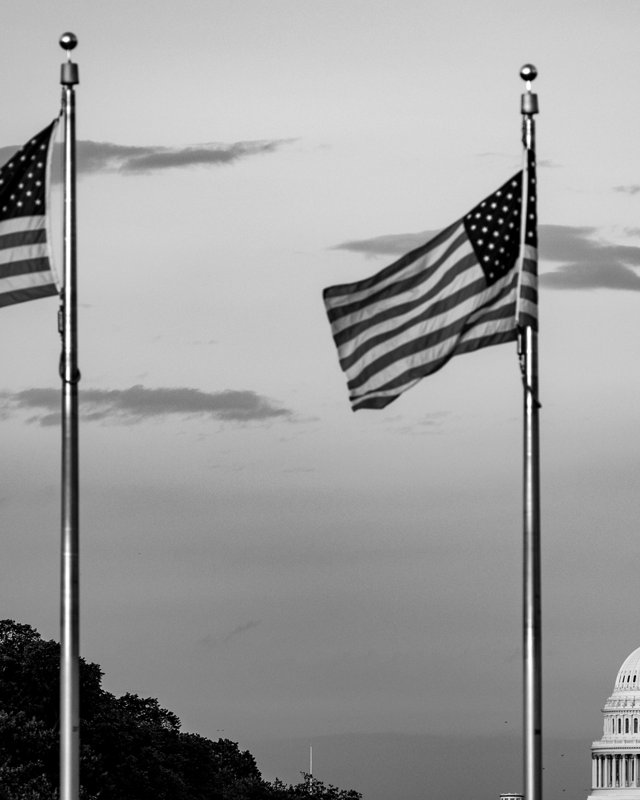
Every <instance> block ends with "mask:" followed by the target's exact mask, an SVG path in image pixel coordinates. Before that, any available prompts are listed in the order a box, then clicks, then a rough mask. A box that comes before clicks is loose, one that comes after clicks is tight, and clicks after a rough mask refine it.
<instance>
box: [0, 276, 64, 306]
mask: <svg viewBox="0 0 640 800" xmlns="http://www.w3.org/2000/svg"><path fill="white" fill-rule="evenodd" d="M56 294H58V290H57V289H56V287H55V285H54V284H52V283H51V276H50V275H49V274H48V273H47V272H31V273H27V274H25V275H20V276H16V277H15V278H6V279H3V280H0V306H8V305H12V304H13V303H23V302H25V301H26V300H31V299H34V300H35V299H36V298H40V297H52V296H53V295H56Z"/></svg>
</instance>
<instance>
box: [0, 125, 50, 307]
mask: <svg viewBox="0 0 640 800" xmlns="http://www.w3.org/2000/svg"><path fill="white" fill-rule="evenodd" d="M56 122H57V120H54V122H52V123H51V125H48V126H47V127H46V128H45V129H44V130H42V131H40V133H38V134H37V135H36V136H34V137H33V138H32V139H31V140H30V141H29V142H28V143H27V144H25V145H24V147H22V148H20V150H18V152H17V153H15V155H13V156H12V157H11V159H9V161H7V163H6V164H5V165H4V166H3V167H0V306H8V305H11V304H12V303H22V302H24V301H25V300H35V299H36V298H38V297H49V296H50V295H55V294H58V289H57V288H56V283H55V279H54V276H53V273H52V272H51V264H50V259H49V245H48V242H47V224H46V220H47V217H46V176H47V157H48V154H49V147H50V144H51V142H52V140H53V135H54V132H55V127H56Z"/></svg>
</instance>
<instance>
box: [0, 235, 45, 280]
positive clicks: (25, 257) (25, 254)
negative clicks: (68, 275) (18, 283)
mask: <svg viewBox="0 0 640 800" xmlns="http://www.w3.org/2000/svg"><path fill="white" fill-rule="evenodd" d="M48 253H49V250H48V247H47V244H46V242H44V243H42V244H28V245H24V246H23V247H12V248H10V249H8V250H0V277H1V276H2V275H5V274H7V273H8V274H11V269H12V266H13V265H14V264H29V263H31V262H32V261H43V260H44V262H45V263H44V266H41V267H39V269H49V261H48V259H47V255H48ZM22 271H23V272H25V271H29V270H28V269H23V270H22Z"/></svg>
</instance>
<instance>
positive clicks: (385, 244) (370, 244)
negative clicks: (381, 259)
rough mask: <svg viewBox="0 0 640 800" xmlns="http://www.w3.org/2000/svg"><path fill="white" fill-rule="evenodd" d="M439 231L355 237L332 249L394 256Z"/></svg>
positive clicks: (411, 248)
mask: <svg viewBox="0 0 640 800" xmlns="http://www.w3.org/2000/svg"><path fill="white" fill-rule="evenodd" d="M436 233H437V231H421V232H420V233H390V234H386V235H384V236H374V237H373V238H372V239H354V240H352V241H349V242H342V243H341V244H337V245H334V247H332V248H331V249H332V250H351V251H352V252H354V253H363V254H364V255H366V256H394V255H402V253H408V252H409V251H410V250H413V249H414V248H416V247H419V246H420V245H421V244H424V243H425V242H427V241H429V239H431V238H432V237H433V236H435V235H436Z"/></svg>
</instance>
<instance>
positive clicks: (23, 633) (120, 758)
mask: <svg viewBox="0 0 640 800" xmlns="http://www.w3.org/2000/svg"><path fill="white" fill-rule="evenodd" d="M59 658H60V648H59V645H58V644H57V642H54V641H45V640H43V639H42V638H41V636H40V634H39V633H38V632H37V631H35V630H34V629H33V628H32V627H30V626H29V625H22V624H19V623H16V622H13V621H12V620H0V800H55V798H57V786H58V769H59V766H58V714H59V686H58V679H59ZM102 675H103V673H102V671H101V669H100V667H99V666H98V665H97V664H91V663H88V662H86V661H84V660H83V659H81V663H80V713H81V741H80V783H81V798H82V800H299V798H316V800H361V795H360V794H359V793H358V792H355V791H352V790H348V791H345V790H342V789H337V788H336V787H334V786H325V785H324V784H323V783H322V782H320V781H316V780H315V779H313V780H311V779H310V778H309V776H303V780H302V781H301V782H300V783H299V784H297V785H295V786H293V785H285V784H284V783H282V782H281V781H279V780H276V781H274V782H272V783H270V782H268V781H265V780H263V779H262V776H261V774H260V771H259V769H258V767H257V766H256V762H255V759H254V757H253V756H252V755H251V753H250V752H249V751H248V750H245V751H241V750H240V749H239V748H238V745H237V744H236V743H235V742H232V741H230V740H229V739H218V740H217V741H213V740H211V739H206V738H205V737H203V736H199V735H197V734H194V733H185V732H183V731H181V730H180V720H179V719H178V717H177V716H176V715H175V714H173V713H172V712H171V711H168V710H167V709H165V708H162V707H161V706H160V704H159V703H158V701H157V700H156V699H154V698H152V697H138V696H137V695H135V694H125V695H123V696H122V697H115V696H114V695H112V694H110V693H109V692H106V691H105V690H104V689H103V688H102Z"/></svg>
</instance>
